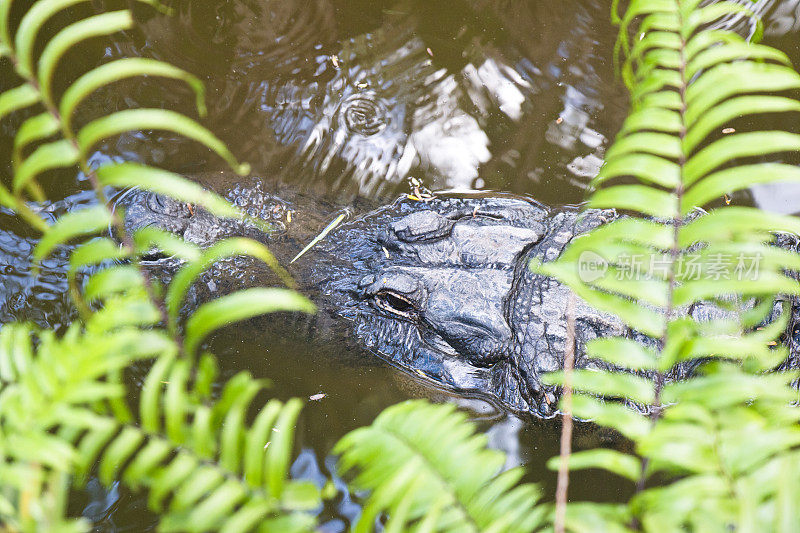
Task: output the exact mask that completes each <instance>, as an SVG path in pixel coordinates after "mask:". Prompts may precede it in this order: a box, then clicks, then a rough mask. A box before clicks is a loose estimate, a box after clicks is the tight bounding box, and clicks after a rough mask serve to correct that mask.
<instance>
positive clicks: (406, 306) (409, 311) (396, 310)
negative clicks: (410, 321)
mask: <svg viewBox="0 0 800 533" xmlns="http://www.w3.org/2000/svg"><path fill="white" fill-rule="evenodd" d="M375 303H376V304H377V306H378V307H380V308H381V309H384V310H386V311H388V312H390V313H393V314H395V315H400V316H402V317H405V318H412V317H413V316H414V315H415V314H416V312H417V309H416V308H415V307H414V304H413V302H411V300H409V299H408V298H406V297H405V296H402V295H400V294H397V293H394V292H389V291H380V292H379V293H378V294H376V295H375Z"/></svg>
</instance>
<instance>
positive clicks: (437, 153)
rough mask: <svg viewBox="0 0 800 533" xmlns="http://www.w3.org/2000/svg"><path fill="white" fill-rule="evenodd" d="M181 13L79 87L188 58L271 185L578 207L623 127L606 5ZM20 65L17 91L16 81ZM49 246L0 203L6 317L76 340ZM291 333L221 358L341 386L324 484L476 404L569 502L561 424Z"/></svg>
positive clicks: (593, 486) (283, 376) (138, 149)
mask: <svg viewBox="0 0 800 533" xmlns="http://www.w3.org/2000/svg"><path fill="white" fill-rule="evenodd" d="M175 6H176V8H177V14H176V15H175V16H174V17H172V18H166V17H163V16H157V15H154V14H153V13H152V12H150V11H149V10H148V9H139V8H137V14H139V15H140V19H141V22H142V29H141V31H139V32H134V33H132V34H130V35H126V36H124V37H122V38H120V39H119V40H117V41H116V42H114V43H113V44H110V45H109V43H101V44H99V45H98V46H97V47H95V48H94V49H89V50H88V51H84V52H83V53H81V54H80V55H75V56H74V57H71V59H72V60H73V62H72V63H70V66H69V68H67V69H64V70H63V71H60V72H59V77H60V78H61V79H62V80H63V84H64V85H66V84H67V83H69V82H70V81H71V80H72V79H74V78H75V76H76V75H77V74H78V73H80V72H82V71H83V70H85V68H86V67H88V66H90V65H92V64H94V63H96V62H97V61H99V60H101V59H102V58H106V59H108V58H112V57H117V56H122V55H145V56H149V57H156V58H160V59H164V60H166V61H169V62H172V63H174V64H177V65H179V66H182V67H184V68H186V69H187V70H190V71H192V72H194V73H195V74H197V75H199V76H201V77H202V78H203V79H204V80H205V81H206V83H207V86H208V93H209V111H210V116H209V118H208V120H207V121H206V123H207V124H208V125H209V126H210V128H211V129H212V130H214V131H215V132H217V133H218V134H220V135H221V136H222V137H223V138H224V139H225V140H226V141H227V142H228V143H229V145H230V146H231V147H232V148H233V149H234V151H235V152H236V153H237V155H238V156H240V157H241V158H242V159H246V160H247V161H249V162H250V163H251V164H252V166H253V169H254V174H255V175H257V176H261V177H263V180H264V181H265V183H267V184H278V183H282V184H287V185H288V186H290V187H294V188H300V189H303V190H304V191H306V192H308V193H309V194H310V195H311V196H312V197H316V198H324V199H325V200H326V201H327V202H329V203H332V204H334V205H342V206H344V205H350V204H352V203H353V202H355V201H356V200H357V199H366V200H367V201H368V202H369V203H378V202H384V201H388V200H391V199H393V198H394V197H396V196H397V195H398V194H399V193H400V192H403V191H407V190H408V184H407V178H408V177H409V176H414V177H416V178H419V179H421V180H422V181H423V182H424V183H425V185H427V186H428V187H430V188H431V189H437V190H460V191H463V190H497V191H507V192H514V193H518V194H527V195H531V196H533V197H535V198H536V199H538V200H539V201H541V202H544V203H547V204H551V205H562V204H573V203H578V202H580V201H582V199H583V197H584V194H585V186H586V184H587V182H588V181H589V179H590V178H591V177H592V176H593V175H594V174H595V173H596V171H597V170H598V168H599V165H600V164H601V161H602V156H603V152H604V149H605V148H606V147H607V146H608V144H609V140H610V139H611V138H613V135H614V132H615V131H616V129H617V128H618V127H619V125H620V123H621V121H622V119H623V118H624V116H625V102H626V100H627V97H626V95H625V92H624V91H623V90H622V88H621V86H620V85H619V84H618V83H617V82H616V81H615V79H614V75H613V65H612V57H611V50H612V49H613V41H614V37H615V30H614V29H613V28H612V27H611V24H610V22H609V6H608V3H607V2H601V1H591V0H584V1H580V0H567V1H562V2H552V1H546V0H542V1H521V0H471V1H468V0H449V1H447V2H433V1H430V0H417V1H414V0H407V1H406V0H399V1H392V2H390V1H376V0H293V1H290V0H232V1H228V2H216V3H214V2H208V3H206V2H190V1H189V0H179V1H176V2H175ZM87 9H90V8H87ZM797 42H798V41H797V35H796V34H792V35H789V36H787V37H784V38H782V39H780V40H777V41H776V43H777V44H778V45H779V46H781V47H782V48H784V49H785V50H787V51H788V52H789V53H791V54H792V55H793V56H794V58H795V60H797V57H798V55H800V52H798V45H797ZM3 68H4V69H5V70H2V71H0V90H3V89H7V88H8V87H9V86H10V81H9V80H10V79H11V78H10V76H9V75H8V72H9V71H8V69H7V66H4V67H3ZM120 85H121V86H115V87H114V88H112V89H109V90H106V91H105V92H104V93H103V94H102V95H99V96H98V97H97V98H96V99H94V101H93V102H92V103H91V106H90V108H91V109H89V110H87V112H86V113H87V116H92V114H93V113H95V114H96V113H102V112H108V111H109V110H112V109H114V108H121V107H125V106H128V105H159V106H160V105H165V106H174V107H176V108H177V109H180V110H183V111H186V112H191V109H190V108H189V107H188V106H187V102H191V101H192V99H191V97H190V95H189V94H188V93H187V92H186V91H185V90H184V89H183V88H182V87H180V86H179V85H177V84H172V83H167V82H163V81H157V80H146V81H144V82H143V81H137V82H135V83H124V84H120ZM120 94H124V95H125V97H124V98H123V97H121V96H120ZM22 118H23V117H15V120H13V121H10V122H6V123H3V125H2V126H0V128H1V129H0V153H2V154H7V153H10V146H11V140H12V138H13V137H12V134H13V131H14V130H15V127H16V126H17V125H18V124H19V123H20V121H21V120H22ZM111 157H125V158H129V159H137V160H143V161H147V162H152V163H155V164H162V165H164V164H165V165H167V166H168V167H169V168H172V169H174V170H178V171H180V172H184V173H187V174H195V173H199V172H201V171H204V170H209V169H214V168H217V167H218V166H219V165H220V163H219V162H218V161H216V160H215V159H213V158H210V157H209V156H208V154H207V153H206V152H204V151H203V150H201V149H198V148H197V147H195V146H192V145H190V144H188V143H187V142H185V141H183V140H181V139H179V138H172V137H166V136H146V135H141V134H131V135H126V136H124V137H122V138H121V139H119V141H117V142H115V143H113V144H109V145H108V146H105V147H103V149H102V150H100V151H98V153H97V154H96V156H95V159H96V161H97V162H102V161H105V160H108V158H111ZM8 159H9V158H8V157H2V164H3V165H5V164H6V162H7V161H8ZM0 171H2V172H4V173H5V174H9V173H10V168H7V167H6V168H4V167H0ZM46 182H47V183H46V186H47V189H48V192H49V194H50V195H51V197H53V198H59V199H60V200H58V201H53V202H52V203H50V204H48V205H47V206H46V207H45V211H46V212H47V213H52V216H54V217H55V216H57V215H59V214H62V213H64V212H65V211H68V210H70V209H74V208H76V207H78V206H81V205H85V204H89V203H91V202H92V201H93V197H92V195H91V194H89V193H87V192H86V189H87V187H86V185H85V184H84V183H83V181H82V179H81V177H80V176H79V179H78V180H77V181H76V180H75V177H74V176H73V175H71V174H70V173H66V174H65V173H54V175H52V176H50V177H49V178H48V179H47V180H46ZM754 197H755V200H756V201H757V203H760V204H762V205H765V206H767V207H772V208H774V209H779V210H782V211H785V212H796V211H798V206H800V201H798V198H800V195H798V194H796V193H795V192H794V191H789V192H788V193H787V191H785V190H783V191H781V193H780V194H778V193H777V192H775V191H769V190H766V191H764V190H762V191H756V194H754ZM739 200H741V201H751V199H750V198H745V197H743V198H741V199H739ZM32 238H33V237H32V233H31V232H30V231H28V230H27V229H26V228H25V227H24V226H23V225H21V224H20V223H19V222H18V221H17V220H16V219H14V218H13V217H11V216H10V214H9V213H8V212H7V211H5V210H3V209H1V208H0V279H2V283H1V284H0V323H5V322H8V321H11V320H24V319H30V320H34V321H35V322H37V323H39V324H42V325H45V326H50V327H56V328H60V327H61V326H62V325H63V324H65V323H69V321H70V320H71V319H72V317H73V313H72V312H71V308H70V305H69V302H68V300H67V299H66V296H65V287H64V282H63V277H62V274H63V271H64V262H65V257H66V256H65V254H62V255H59V256H56V257H55V258H54V259H52V260H50V261H48V262H47V263H46V264H45V265H44V269H43V275H42V276H40V277H39V278H36V279H34V278H32V277H31V276H30V266H29V261H28V258H29V254H30V251H31V248H32V246H33V245H34V243H35V241H33V240H32ZM279 329H280V330H281V331H282V332H281V333H272V334H271V333H269V328H267V329H266V332H265V331H262V332H261V333H260V334H258V333H256V332H254V331H253V329H252V328H250V329H246V328H243V329H239V330H229V331H227V332H225V333H223V334H221V335H219V336H218V337H217V338H216V340H215V341H214V346H213V348H214V349H215V351H216V353H217V354H218V355H219V357H220V359H221V361H222V364H223V366H224V368H225V370H226V372H228V373H233V372H236V371H239V370H242V369H248V370H250V371H251V372H252V373H253V374H255V375H256V376H258V377H268V378H270V379H271V380H272V381H273V383H274V387H273V394H274V395H276V396H278V397H282V398H286V397H291V396H300V397H308V396H311V395H314V394H318V393H324V394H326V397H325V398H324V399H322V400H321V401H316V402H314V401H311V402H309V404H308V406H307V407H306V409H305V411H304V414H303V417H302V420H301V426H302V427H301V428H299V431H298V452H299V454H300V456H299V459H298V460H297V462H296V463H295V465H294V470H293V473H294V474H296V475H298V476H303V477H306V478H310V479H318V480H319V481H320V483H322V482H323V481H322V480H323V479H324V478H325V477H326V476H330V475H331V474H332V472H333V463H334V461H333V459H332V458H331V457H330V456H329V451H330V449H331V448H332V446H333V444H334V443H335V442H336V441H337V440H338V439H339V438H340V437H341V436H342V435H344V434H345V433H346V432H347V431H349V430H351V429H353V428H355V427H358V426H361V425H365V424H368V423H370V422H371V421H372V420H373V419H374V417H375V416H376V415H377V414H378V413H379V412H380V411H381V410H382V409H384V408H385V407H387V406H389V405H392V404H394V403H396V402H399V401H402V400H404V399H407V398H411V397H429V398H434V399H442V400H446V401H454V402H458V403H459V404H461V405H464V406H465V407H466V408H468V409H470V410H471V411H472V412H473V413H474V418H475V419H476V420H478V421H479V423H480V425H481V427H482V428H483V429H484V430H485V431H486V432H487V433H488V434H489V437H490V442H491V445H492V446H494V447H496V448H499V449H502V450H504V451H506V452H507V453H508V457H509V464H510V465H517V464H524V465H526V467H527V469H528V471H529V473H530V474H529V479H531V480H534V481H541V482H542V483H543V484H544V486H545V488H546V489H547V491H548V494H552V489H553V485H554V476H553V475H552V473H550V472H548V471H547V470H546V468H545V466H544V464H545V462H546V460H547V459H548V458H549V457H551V456H553V455H555V454H557V451H558V430H559V428H558V424H557V423H556V422H535V421H529V420H528V421H523V420H520V419H519V418H517V417H515V416H513V415H509V414H505V413H502V412H499V411H497V410H496V409H495V408H494V407H492V406H490V405H487V404H486V403H485V402H482V401H480V400H479V399H465V398H459V397H453V396H451V395H448V394H446V393H443V392H441V391H437V390H433V389H430V388H429V387H428V386H426V385H423V384H420V383H417V382H415V381H414V380H413V379H411V378H409V377H407V376H405V375H403V374H401V373H399V372H398V371H397V370H396V369H393V368H391V367H389V366H388V365H386V364H384V363H382V362H381V361H380V360H378V359H377V358H375V357H373V356H371V355H369V354H364V353H361V352H360V351H359V350H357V349H355V348H353V347H350V346H349V345H347V344H346V343H342V342H334V341H331V340H330V338H320V336H319V335H316V334H315V331H314V324H313V322H303V323H292V324H289V327H287V326H286V325H284V326H283V327H282V328H279ZM286 331H290V332H291V333H286ZM603 442H604V435H602V434H598V433H597V432H596V431H593V430H592V429H591V428H581V429H579V432H578V436H577V438H576V447H577V448H585V447H592V446H597V445H602V444H603ZM629 490H630V488H629V487H628V486H627V485H624V484H622V483H621V482H620V481H618V480H617V479H613V478H611V477H610V476H606V475H602V474H593V473H588V474H581V475H575V476H574V477H573V481H572V485H571V495H572V496H573V497H575V498H591V499H595V500H597V499H601V500H620V499H623V498H625V497H626V495H627V494H628V493H629ZM87 501H88V502H89V503H87ZM74 507H75V509H76V510H77V511H78V512H83V513H84V514H86V515H87V516H90V517H92V518H94V519H96V520H97V521H98V528H99V530H103V531H111V530H113V531H140V530H142V529H145V528H149V527H151V526H152V517H150V515H148V514H147V513H146V512H145V511H144V510H143V507H144V503H143V501H142V499H141V498H139V497H137V496H136V495H129V494H124V493H123V494H122V495H121V496H120V494H119V493H118V492H117V491H116V490H114V491H111V492H106V491H103V490H100V489H99V488H97V487H90V490H89V491H88V493H87V494H81V495H79V496H76V501H75V505H74ZM357 509H358V508H357V507H356V506H354V504H353V502H352V501H351V500H350V499H349V497H344V498H340V499H338V500H336V501H335V502H332V503H331V504H330V505H329V507H327V508H326V509H325V510H324V511H323V516H324V517H325V518H324V519H325V520H327V523H326V526H325V530H326V531H337V530H341V529H342V528H343V527H345V524H346V523H347V520H348V519H350V518H352V517H353V516H354V513H357Z"/></svg>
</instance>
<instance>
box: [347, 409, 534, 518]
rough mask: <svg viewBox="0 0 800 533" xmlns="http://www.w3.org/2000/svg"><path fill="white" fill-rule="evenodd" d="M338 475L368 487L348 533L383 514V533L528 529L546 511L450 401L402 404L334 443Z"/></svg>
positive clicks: (517, 473) (531, 488) (531, 487)
mask: <svg viewBox="0 0 800 533" xmlns="http://www.w3.org/2000/svg"><path fill="white" fill-rule="evenodd" d="M335 452H336V453H339V454H341V459H340V462H339V465H340V467H341V469H342V472H347V471H349V470H352V469H356V470H357V471H358V474H357V475H356V477H355V480H354V484H355V486H356V487H357V488H361V489H365V490H369V491H371V495H370V497H369V498H368V499H367V501H366V504H365V506H364V511H363V513H362V516H361V517H360V518H359V521H358V523H357V524H356V525H355V527H354V530H355V531H371V530H372V528H373V526H374V523H375V521H376V520H377V519H378V518H379V517H380V516H381V515H382V513H388V515H389V519H388V522H387V523H386V529H387V530H390V531H406V530H408V531H520V532H522V531H525V532H528V531H535V530H537V529H539V528H540V527H541V526H542V525H543V520H544V518H545V515H546V508H544V507H542V506H539V507H536V502H537V501H538V499H539V491H538V489H537V488H536V487H535V486H534V485H530V484H523V485H518V482H519V480H520V478H521V476H522V471H521V470H520V469H512V470H509V471H506V472H504V473H502V474H500V475H498V473H499V472H500V470H501V468H502V466H503V463H504V462H505V457H504V456H503V454H502V453H500V452H497V451H493V450H489V449H487V448H486V436H485V435H478V434H476V433H475V428H474V427H473V426H472V424H469V423H468V422H467V421H466V416H465V415H464V414H463V413H460V412H458V411H456V409H455V407H453V406H452V405H432V404H429V403H427V402H424V401H408V402H404V403H401V404H398V405H395V406H393V407H390V408H388V409H386V410H385V411H384V412H383V413H381V415H380V416H379V417H378V418H377V419H376V420H375V422H373V424H372V425H371V426H368V427H365V428H361V429H357V430H355V431H353V432H352V433H349V434H348V435H346V436H345V437H344V438H343V439H342V440H341V441H340V442H339V443H338V444H337V446H336V448H335Z"/></svg>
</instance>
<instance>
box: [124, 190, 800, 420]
mask: <svg viewBox="0 0 800 533" xmlns="http://www.w3.org/2000/svg"><path fill="white" fill-rule="evenodd" d="M229 197H230V198H231V199H232V200H233V201H234V202H235V203H237V204H238V205H240V206H241V207H242V208H243V209H244V210H245V211H248V212H249V213H250V214H251V215H255V216H259V217H261V218H264V219H266V220H270V221H272V222H273V223H274V225H275V228H276V229H275V231H274V232H273V233H271V234H269V235H267V234H264V233H261V232H259V231H258V230H256V229H254V227H253V226H251V225H249V224H246V223H241V222H238V221H229V220H219V219H216V218H214V217H213V216H212V215H209V214H208V213H206V212H204V211H203V210H200V209H195V210H191V211H190V210H188V209H186V208H185V207H184V206H181V205H180V204H178V203H176V202H174V201H172V200H169V199H164V198H160V197H156V196H154V195H152V194H150V193H147V192H143V191H134V192H132V193H130V194H128V195H127V196H126V197H125V199H124V201H123V203H124V204H125V206H126V207H127V213H128V216H127V218H128V221H129V226H130V228H131V229H136V228H138V227H143V226H146V225H157V226H160V227H163V228H165V229H168V230H170V231H173V232H175V233H177V234H180V235H182V236H183V237H184V238H186V239H187V240H189V241H192V242H194V243H196V244H199V245H201V246H209V245H211V244H213V243H214V242H215V241H216V240H218V239H219V238H221V237H225V236H234V235H246V236H250V237H255V238H257V239H260V240H262V241H264V242H267V243H268V244H269V245H270V247H271V248H272V250H273V251H274V252H276V253H277V254H278V255H279V257H281V258H284V259H288V258H290V257H292V256H293V255H294V254H296V253H297V252H298V251H299V250H300V249H301V248H302V246H303V244H305V243H306V242H308V241H309V240H310V239H311V238H312V237H313V235H314V233H315V232H318V231H319V230H320V229H321V228H322V227H323V226H324V220H325V219H324V215H323V217H319V218H316V219H314V220H311V221H308V220H306V222H305V223H304V222H303V216H302V214H301V213H302V211H300V210H299V209H302V208H303V205H302V201H303V200H302V198H299V199H296V200H284V199H281V198H278V197H277V196H274V195H272V194H268V193H264V192H262V191H261V186H259V185H254V186H252V187H242V186H239V187H236V188H234V189H233V190H232V192H231V194H229ZM306 207H308V206H306ZM295 210H297V211H295ZM324 211H325V210H324V209H323V213H324ZM291 212H296V213H297V214H295V215H294V216H291V215H287V213H291ZM613 218H615V214H614V213H613V212H610V211H588V212H582V213H579V212H578V211H577V210H574V209H563V210H551V209H548V208H546V207H545V206H542V205H540V204H538V203H536V202H534V201H532V200H529V199H526V198H521V197H513V196H493V197H441V198H435V199H430V200H428V201H419V200H414V199H410V198H408V197H402V198H400V199H399V200H397V201H395V202H394V203H392V204H390V205H387V206H383V207H379V208H377V209H374V210H372V211H370V212H368V213H366V214H364V215H362V216H360V217H357V218H354V219H353V220H351V221H349V222H346V223H344V224H342V225H340V226H339V227H337V228H336V229H334V230H333V231H332V232H331V233H330V234H328V235H327V237H326V238H325V239H324V240H322V241H321V242H320V243H319V244H318V245H317V246H315V247H314V248H313V249H312V250H311V251H310V252H309V253H308V254H306V255H304V256H303V257H302V258H301V259H300V260H298V261H297V262H296V263H295V264H294V265H293V268H294V269H295V270H294V272H293V274H294V275H295V276H296V277H297V278H298V279H299V280H301V281H302V282H304V283H305V284H306V288H307V289H309V291H310V292H311V293H312V294H314V295H315V298H316V299H317V303H318V305H319V306H320V308H321V309H322V310H323V312H327V313H328V314H329V315H331V316H338V317H344V318H346V319H348V320H349V321H350V323H351V324H352V332H353V334H354V336H355V338H356V339H357V340H358V342H359V343H360V344H362V345H363V346H365V347H366V348H368V349H369V350H370V351H372V352H374V353H377V354H379V355H380V356H381V357H383V358H384V359H386V360H389V361H390V362H392V363H393V364H395V365H396V366H399V367H401V368H403V369H406V370H407V371H411V372H414V373H415V374H418V375H422V376H425V377H426V378H429V379H430V380H433V381H434V382H436V383H438V384H440V385H443V386H446V387H448V388H452V389H455V390H458V391H471V392H473V391H474V392H477V393H480V394H482V395H486V396H489V397H491V398H492V399H494V400H496V401H497V402H499V403H500V404H502V405H504V406H505V407H506V408H508V409H510V410H513V411H517V412H527V413H531V414H534V415H536V416H545V417H546V416H551V415H553V414H554V413H555V412H556V409H557V392H558V391H557V390H556V389H554V388H552V387H548V386H545V385H544V384H543V383H542V380H541V376H542V374H544V373H547V372H551V371H555V370H559V369H561V368H562V367H563V361H564V353H565V348H566V339H567V324H566V318H565V316H566V306H567V301H568V299H569V292H570V291H569V289H567V288H566V287H565V286H563V285H561V284H560V283H558V282H556V281H555V280H553V279H551V278H548V277H545V276H542V275H539V274H535V273H533V272H531V271H530V269H529V268H528V264H529V262H530V260H531V259H534V258H536V259H539V260H541V261H545V262H546V261H552V260H554V259H555V258H557V257H558V256H559V255H560V254H561V252H562V250H563V249H564V248H565V246H566V245H567V244H568V243H569V242H570V241H571V240H572V239H573V238H574V237H575V236H576V235H580V234H581V233H583V232H586V231H588V230H590V229H592V228H594V227H597V226H599V225H601V224H604V223H606V222H608V221H609V220H611V219H613ZM792 245H794V246H796V243H792ZM151 259H152V263H155V264H156V265H159V268H160V269H161V271H162V272H163V271H164V270H168V267H169V265H170V263H171V261H172V260H170V259H157V258H155V257H154V258H151ZM217 268H218V271H217V272H216V273H215V274H214V275H213V276H212V277H211V279H213V280H215V281H214V283H216V284H219V283H220V282H222V281H224V280H225V279H226V278H227V279H228V280H229V281H230V282H231V284H232V285H233V286H234V287H241V285H242V283H259V281H258V280H255V279H250V280H246V279H245V278H246V277H247V276H248V275H249V274H250V272H249V270H251V269H252V264H251V263H248V262H243V263H236V262H231V263H226V264H225V265H223V266H220V267H217ZM576 300H577V301H576V304H575V310H574V311H575V312H574V316H575V340H576V354H577V366H579V367H584V368H591V367H592V366H593V365H596V364H597V363H596V362H594V361H590V360H587V359H586V358H585V357H584V356H583V354H584V346H585V344H586V342H588V341H589V340H591V339H593V338H597V337H606V336H611V335H625V336H628V337H634V336H636V335H637V333H636V332H633V331H631V330H629V329H628V328H627V327H626V326H625V325H624V324H623V323H622V322H621V321H620V320H619V319H617V318H616V317H614V316H611V315H608V314H605V313H601V312H598V311H596V310H594V309H593V308H591V307H590V306H589V305H588V304H586V303H585V302H583V301H582V300H580V299H576ZM708 312H709V310H708V308H707V307H706V308H704V307H703V306H697V307H696V308H694V309H692V310H691V313H692V314H693V315H694V316H697V317H703V316H704V313H705V314H706V315H707V314H708ZM793 324H794V321H793ZM790 328H794V326H790ZM793 331H794V330H793V329H792V331H791V332H788V334H787V342H789V343H790V344H791V348H792V356H793V357H794V356H795V355H796V354H797V353H800V352H799V351H798V350H797V347H796V346H795V339H794V338H793V337H794V335H793V334H792V333H793ZM689 371H691V367H690V366H689V367H687V366H685V367H681V368H679V369H678V370H677V371H675V374H674V375H673V376H671V378H673V379H679V378H681V377H682V375H683V374H685V373H687V372H689Z"/></svg>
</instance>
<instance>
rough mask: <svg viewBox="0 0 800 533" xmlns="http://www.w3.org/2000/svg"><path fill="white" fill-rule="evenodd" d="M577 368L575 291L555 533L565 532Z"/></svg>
mask: <svg viewBox="0 0 800 533" xmlns="http://www.w3.org/2000/svg"><path fill="white" fill-rule="evenodd" d="M574 368H575V293H573V292H570V293H569V298H568V300H567V340H566V345H565V347H564V392H563V395H562V396H561V402H562V424H561V450H560V453H559V457H560V461H559V464H558V484H557V486H556V516H555V524H554V526H553V527H554V529H555V533H564V530H565V526H566V518H567V490H568V488H569V456H570V454H571V453H572V372H573V369H574Z"/></svg>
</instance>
